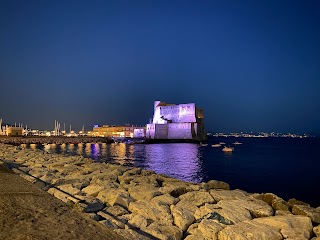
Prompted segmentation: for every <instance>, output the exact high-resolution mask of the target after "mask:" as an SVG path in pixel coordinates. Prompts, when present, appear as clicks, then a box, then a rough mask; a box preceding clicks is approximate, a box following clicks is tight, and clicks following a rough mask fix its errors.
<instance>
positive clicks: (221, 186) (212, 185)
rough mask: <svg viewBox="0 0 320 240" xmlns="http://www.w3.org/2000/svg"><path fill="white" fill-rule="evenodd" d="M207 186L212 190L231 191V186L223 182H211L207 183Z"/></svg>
mask: <svg viewBox="0 0 320 240" xmlns="http://www.w3.org/2000/svg"><path fill="white" fill-rule="evenodd" d="M207 185H208V187H209V188H210V189H223V190H230V185H229V184H228V183H226V182H222V181H217V180H210V181H208V182H207Z"/></svg>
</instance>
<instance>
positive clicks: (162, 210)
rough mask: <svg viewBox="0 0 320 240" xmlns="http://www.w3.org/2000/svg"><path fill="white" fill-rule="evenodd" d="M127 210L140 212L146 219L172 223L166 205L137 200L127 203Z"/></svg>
mask: <svg viewBox="0 0 320 240" xmlns="http://www.w3.org/2000/svg"><path fill="white" fill-rule="evenodd" d="M129 211H131V212H132V213H136V214H140V215H142V216H143V217H145V218H146V219H152V220H153V221H158V222H166V223H170V224H171V223H172V222H173V217H172V215H171V211H170V208H169V206H168V205H165V204H161V203H155V202H150V201H146V200H138V201H136V202H131V203H130V204H129Z"/></svg>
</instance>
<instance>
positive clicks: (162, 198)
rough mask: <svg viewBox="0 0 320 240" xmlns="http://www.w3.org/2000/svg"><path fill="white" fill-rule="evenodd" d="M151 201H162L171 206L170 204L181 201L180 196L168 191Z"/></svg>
mask: <svg viewBox="0 0 320 240" xmlns="http://www.w3.org/2000/svg"><path fill="white" fill-rule="evenodd" d="M151 201H152V202H162V203H165V204H168V205H169V206H170V205H174V204H177V202H179V198H174V197H172V196H171V195H170V194H168V193H166V194H163V195H160V196H156V197H154V198H152V199H151Z"/></svg>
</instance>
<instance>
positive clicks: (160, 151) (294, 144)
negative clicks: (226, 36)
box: [23, 138, 320, 206]
mask: <svg viewBox="0 0 320 240" xmlns="http://www.w3.org/2000/svg"><path fill="white" fill-rule="evenodd" d="M221 141H222V142H226V145H229V146H233V142H235V141H241V142H242V143H243V144H242V145H239V146H234V148H235V151H234V152H232V153H224V152H223V151H222V147H220V148H215V147H211V144H213V143H217V142H221ZM23 146H25V147H27V148H32V149H35V148H38V149H42V150H44V151H46V152H48V153H64V154H67V155H83V156H85V157H90V158H92V159H94V160H95V161H105V162H110V163H117V164H121V165H127V166H135V167H142V168H143V169H150V170H154V171H156V172H157V173H163V174H166V175H169V176H172V177H176V178H179V179H182V180H185V181H191V182H202V181H208V180H210V179H216V180H221V181H225V182H227V183H229V184H230V185H231V188H233V189H235V188H239V189H243V190H245V191H248V192H260V193H261V192H273V193H275V194H277V195H278V196H280V197H282V198H284V199H289V198H296V199H299V200H302V201H305V202H308V203H309V204H311V205H313V206H319V205H320V200H319V199H320V192H319V191H314V189H318V182H319V181H317V180H318V179H317V178H316V177H317V176H318V175H319V174H318V169H319V168H320V161H318V159H319V150H318V149H319V148H320V138H307V139H291V138H241V139H240V138H213V139H211V140H210V141H209V145H208V146H205V147H201V146H200V145H197V144H190V143H172V144H170V143H167V144H146V145H145V144H134V145H130V144H125V143H118V144H116V143H112V144H101V143H100V144H91V143H87V144H74V145H71V144H62V145H52V144H48V145H36V144H30V145H23Z"/></svg>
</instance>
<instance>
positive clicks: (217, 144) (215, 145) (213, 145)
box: [211, 143, 221, 147]
mask: <svg viewBox="0 0 320 240" xmlns="http://www.w3.org/2000/svg"><path fill="white" fill-rule="evenodd" d="M211 146H212V147H221V144H220V143H216V144H212V145H211Z"/></svg>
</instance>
